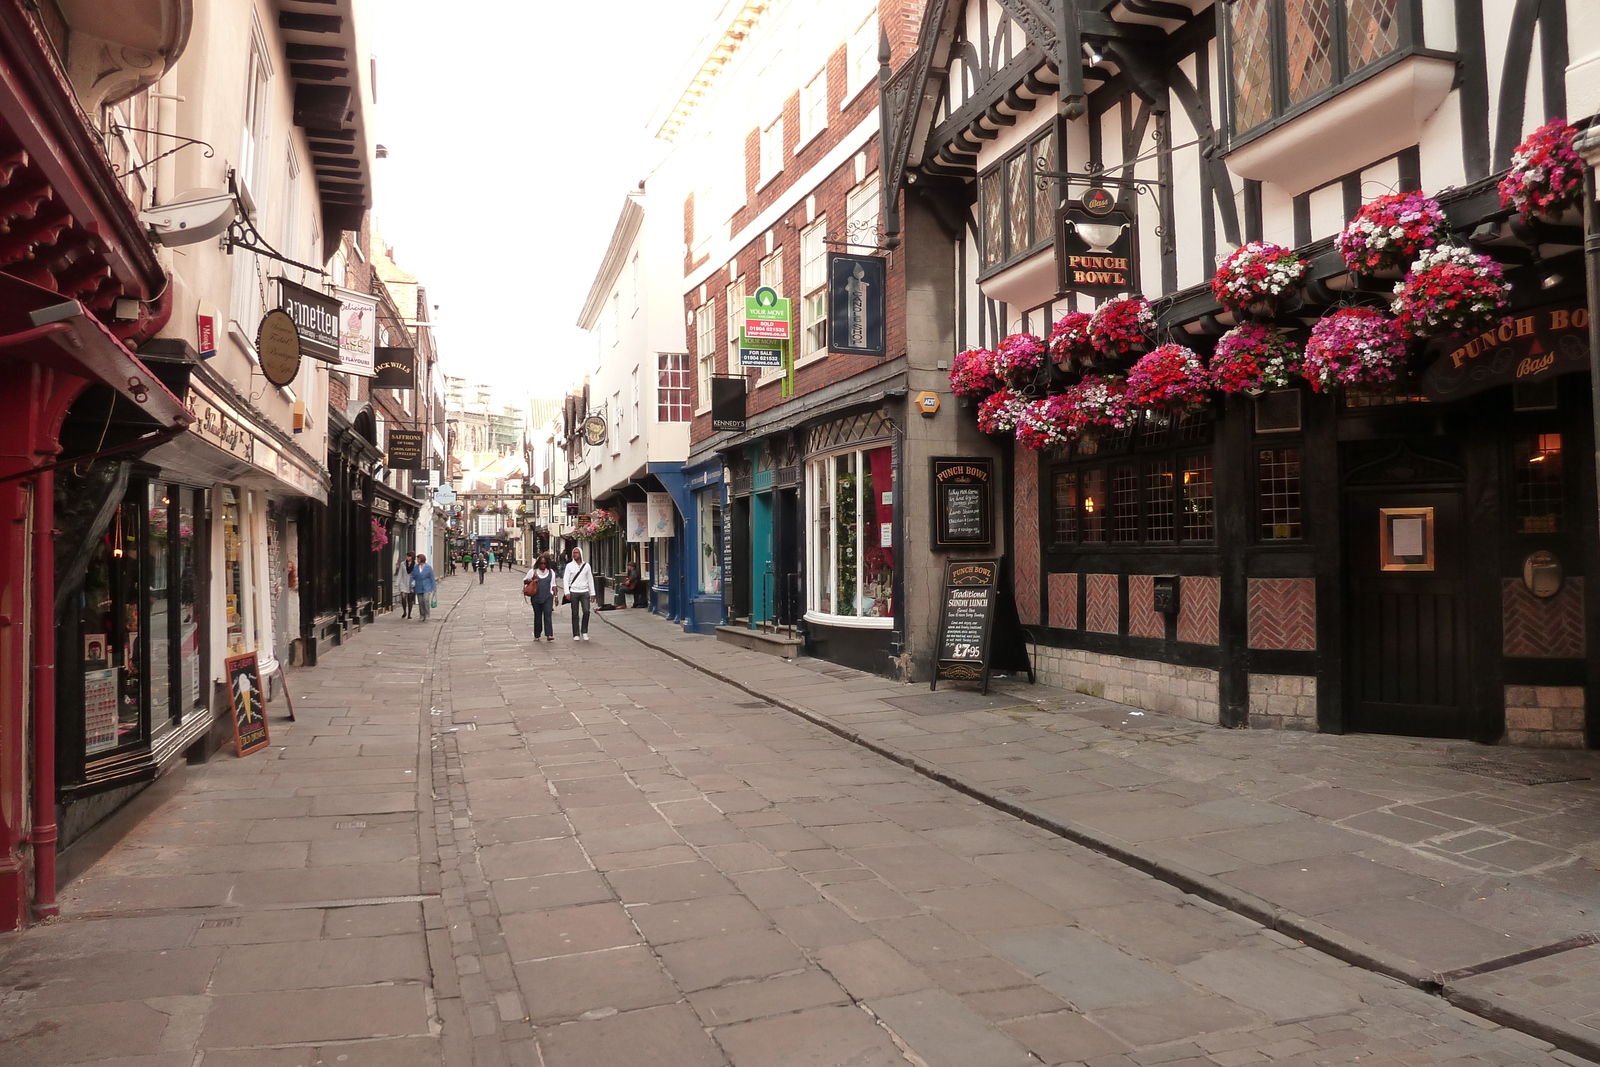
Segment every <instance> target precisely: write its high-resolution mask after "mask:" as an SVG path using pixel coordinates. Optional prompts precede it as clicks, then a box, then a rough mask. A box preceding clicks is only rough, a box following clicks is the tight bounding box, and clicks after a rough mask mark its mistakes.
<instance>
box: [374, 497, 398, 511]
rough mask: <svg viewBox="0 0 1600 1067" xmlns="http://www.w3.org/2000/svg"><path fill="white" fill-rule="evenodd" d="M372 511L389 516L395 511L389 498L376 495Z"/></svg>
mask: <svg viewBox="0 0 1600 1067" xmlns="http://www.w3.org/2000/svg"><path fill="white" fill-rule="evenodd" d="M372 510H373V511H376V512H377V513H378V514H380V515H388V514H389V513H390V512H391V511H392V510H393V509H392V508H390V506H389V498H388V497H383V496H378V495H376V494H374V495H373V497H372Z"/></svg>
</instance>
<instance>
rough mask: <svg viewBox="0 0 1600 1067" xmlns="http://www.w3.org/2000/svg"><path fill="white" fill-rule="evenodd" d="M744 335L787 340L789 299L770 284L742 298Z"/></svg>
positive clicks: (770, 339) (762, 339) (772, 339)
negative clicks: (779, 293) (752, 294)
mask: <svg viewBox="0 0 1600 1067" xmlns="http://www.w3.org/2000/svg"><path fill="white" fill-rule="evenodd" d="M740 332H741V333H742V334H743V335H744V336H745V337H748V338H751V339H752V340H761V341H787V340H789V299H788V298H787V297H782V296H779V295H778V291H777V290H776V289H774V288H772V286H770V285H763V286H762V287H761V288H759V289H757V290H756V292H755V295H754V296H747V297H745V298H744V329H743V330H742V331H740Z"/></svg>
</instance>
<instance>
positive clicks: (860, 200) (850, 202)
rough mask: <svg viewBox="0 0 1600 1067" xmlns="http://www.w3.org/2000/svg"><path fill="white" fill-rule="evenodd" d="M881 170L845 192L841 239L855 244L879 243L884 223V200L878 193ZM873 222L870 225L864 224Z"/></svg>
mask: <svg viewBox="0 0 1600 1067" xmlns="http://www.w3.org/2000/svg"><path fill="white" fill-rule="evenodd" d="M878 181H879V172H878V171H873V172H872V173H871V174H869V175H867V176H866V177H865V178H864V179H862V181H861V184H860V185H857V186H856V187H855V188H854V189H851V190H850V191H849V192H848V193H846V194H845V198H844V203H845V227H844V233H843V234H842V235H841V236H840V238H839V239H840V240H841V241H844V242H846V243H848V244H855V245H875V244H877V243H878V236H879V235H878V229H879V227H881V226H882V225H883V201H882V198H881V197H880V196H879V195H878V190H879V189H880V188H881V187H880V186H879V184H878ZM869 222H870V223H871V225H870V226H867V225H864V224H865V223H869Z"/></svg>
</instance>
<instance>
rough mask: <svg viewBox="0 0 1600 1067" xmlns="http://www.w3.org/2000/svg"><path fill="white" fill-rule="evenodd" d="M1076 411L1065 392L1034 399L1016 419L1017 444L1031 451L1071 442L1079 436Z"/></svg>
mask: <svg viewBox="0 0 1600 1067" xmlns="http://www.w3.org/2000/svg"><path fill="white" fill-rule="evenodd" d="M1078 426H1079V420H1078V412H1077V410H1076V409H1075V408H1074V407H1073V404H1072V400H1071V398H1070V397H1068V396H1067V395H1066V394H1057V395H1055V396H1047V397H1045V398H1044V399H1043V400H1035V401H1034V402H1033V403H1031V404H1029V405H1028V406H1027V407H1025V408H1024V409H1023V411H1022V414H1021V416H1019V417H1018V419H1017V444H1019V445H1021V446H1023V447H1024V448H1031V449H1033V450H1034V451H1036V452H1038V451H1042V450H1043V449H1046V448H1054V447H1057V446H1060V445H1065V444H1069V443H1071V441H1072V440H1073V438H1075V437H1077V436H1078Z"/></svg>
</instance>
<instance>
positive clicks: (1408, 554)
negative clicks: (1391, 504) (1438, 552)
mask: <svg viewBox="0 0 1600 1067" xmlns="http://www.w3.org/2000/svg"><path fill="white" fill-rule="evenodd" d="M1378 538H1379V543H1380V548H1381V551H1380V553H1379V557H1378V558H1379V560H1380V566H1381V568H1382V569H1383V570H1386V571H1431V570H1433V569H1434V562H1433V509H1432V508H1379V509H1378Z"/></svg>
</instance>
